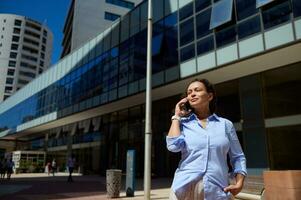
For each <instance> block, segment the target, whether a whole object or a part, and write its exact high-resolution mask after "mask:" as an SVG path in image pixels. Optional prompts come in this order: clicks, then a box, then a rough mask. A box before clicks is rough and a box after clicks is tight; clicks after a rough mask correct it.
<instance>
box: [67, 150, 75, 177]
mask: <svg viewBox="0 0 301 200" xmlns="http://www.w3.org/2000/svg"><path fill="white" fill-rule="evenodd" d="M74 166H75V158H74V156H73V155H72V156H71V157H69V158H68V161H67V167H68V171H69V176H68V180H67V182H73V178H72V173H73V170H74Z"/></svg>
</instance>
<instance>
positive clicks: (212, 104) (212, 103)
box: [185, 78, 217, 114]
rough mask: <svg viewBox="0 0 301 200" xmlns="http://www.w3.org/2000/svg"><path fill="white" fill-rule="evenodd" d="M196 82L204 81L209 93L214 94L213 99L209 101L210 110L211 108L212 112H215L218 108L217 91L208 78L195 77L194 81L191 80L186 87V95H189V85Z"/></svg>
mask: <svg viewBox="0 0 301 200" xmlns="http://www.w3.org/2000/svg"><path fill="white" fill-rule="evenodd" d="M194 82H200V83H203V84H204V86H205V88H206V91H207V92H208V93H211V94H212V100H211V101H210V102H209V110H210V113H211V114H213V113H214V112H215V110H216V101H217V99H216V92H215V88H214V85H213V84H212V83H210V82H209V81H208V80H207V79H198V78H197V79H194V80H193V81H191V82H190V83H189V84H188V85H187V87H186V90H185V96H186V97H187V89H188V87H189V85H190V84H191V83H194Z"/></svg>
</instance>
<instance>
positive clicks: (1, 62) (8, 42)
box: [0, 14, 53, 102]
mask: <svg viewBox="0 0 301 200" xmlns="http://www.w3.org/2000/svg"><path fill="white" fill-rule="evenodd" d="M15 20H20V21H21V25H20V26H17V25H15ZM26 22H28V23H32V24H34V25H36V26H37V27H40V28H41V30H40V31H38V30H35V29H34V28H31V27H28V26H26ZM15 28H19V29H20V32H19V33H14V29H15ZM25 30H29V31H31V32H33V33H34V34H37V35H39V37H40V38H35V37H33V36H31V35H29V34H27V33H25ZM44 30H45V31H46V32H47V36H43V31H44ZM14 36H16V37H19V41H17V42H16V41H12V38H13V37H14ZM24 38H27V39H30V40H32V41H34V42H36V43H37V45H34V44H31V43H28V42H25V41H24ZM43 38H46V43H45V44H44V43H43ZM52 43H53V35H52V32H51V31H50V30H49V29H48V28H47V27H46V26H44V25H43V24H40V23H39V22H36V21H33V20H31V19H29V18H26V17H24V16H18V15H13V14H0V66H1V67H0V102H2V101H3V100H4V97H5V96H10V95H11V94H13V93H14V92H16V91H17V90H19V89H20V88H21V87H23V86H24V85H25V84H24V83H22V80H23V81H27V82H30V81H31V80H32V79H34V77H30V76H27V75H20V71H22V72H25V73H32V74H34V75H35V77H37V76H38V75H39V74H40V73H42V72H43V71H45V69H47V68H48V67H49V66H50V64H51V52H52ZM12 44H17V45H18V49H16V50H13V49H12V48H11V47H12ZM24 45H25V46H26V47H29V48H32V49H35V50H37V53H31V52H29V51H26V50H23V47H24ZM42 45H43V46H45V51H44V50H42ZM11 52H12V53H16V54H17V57H16V58H10V54H11ZM42 52H43V53H44V55H45V57H44V59H42V58H41V53H42ZM22 55H26V56H33V57H35V58H36V59H37V60H36V61H32V60H28V59H25V58H22ZM9 61H13V62H15V63H16V64H15V66H9ZM41 61H42V62H44V65H43V66H41ZM21 62H23V63H27V64H29V65H32V66H34V67H35V69H30V68H28V67H21V66H20V64H21ZM9 69H10V70H11V71H12V70H14V75H13V76H12V75H8V74H7V72H8V70H9ZM7 78H13V83H12V84H10V83H6V82H7V81H6V80H7ZM21 79H22V80H21ZM7 87H10V88H11V89H10V90H6V89H5V88H7Z"/></svg>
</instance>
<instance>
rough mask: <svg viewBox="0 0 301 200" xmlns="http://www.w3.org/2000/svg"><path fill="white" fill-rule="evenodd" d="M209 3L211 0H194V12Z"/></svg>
mask: <svg viewBox="0 0 301 200" xmlns="http://www.w3.org/2000/svg"><path fill="white" fill-rule="evenodd" d="M210 4H211V0H195V12H198V11H201V10H203V9H204V8H207V7H208V6H209V5H210Z"/></svg>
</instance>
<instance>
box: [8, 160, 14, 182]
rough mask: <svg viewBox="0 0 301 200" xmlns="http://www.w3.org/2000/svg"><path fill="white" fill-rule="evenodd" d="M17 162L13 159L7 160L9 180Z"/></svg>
mask: <svg viewBox="0 0 301 200" xmlns="http://www.w3.org/2000/svg"><path fill="white" fill-rule="evenodd" d="M14 166H15V163H14V161H13V160H12V159H8V160H7V162H6V173H7V180H10V177H11V174H12V173H13V168H14Z"/></svg>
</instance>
